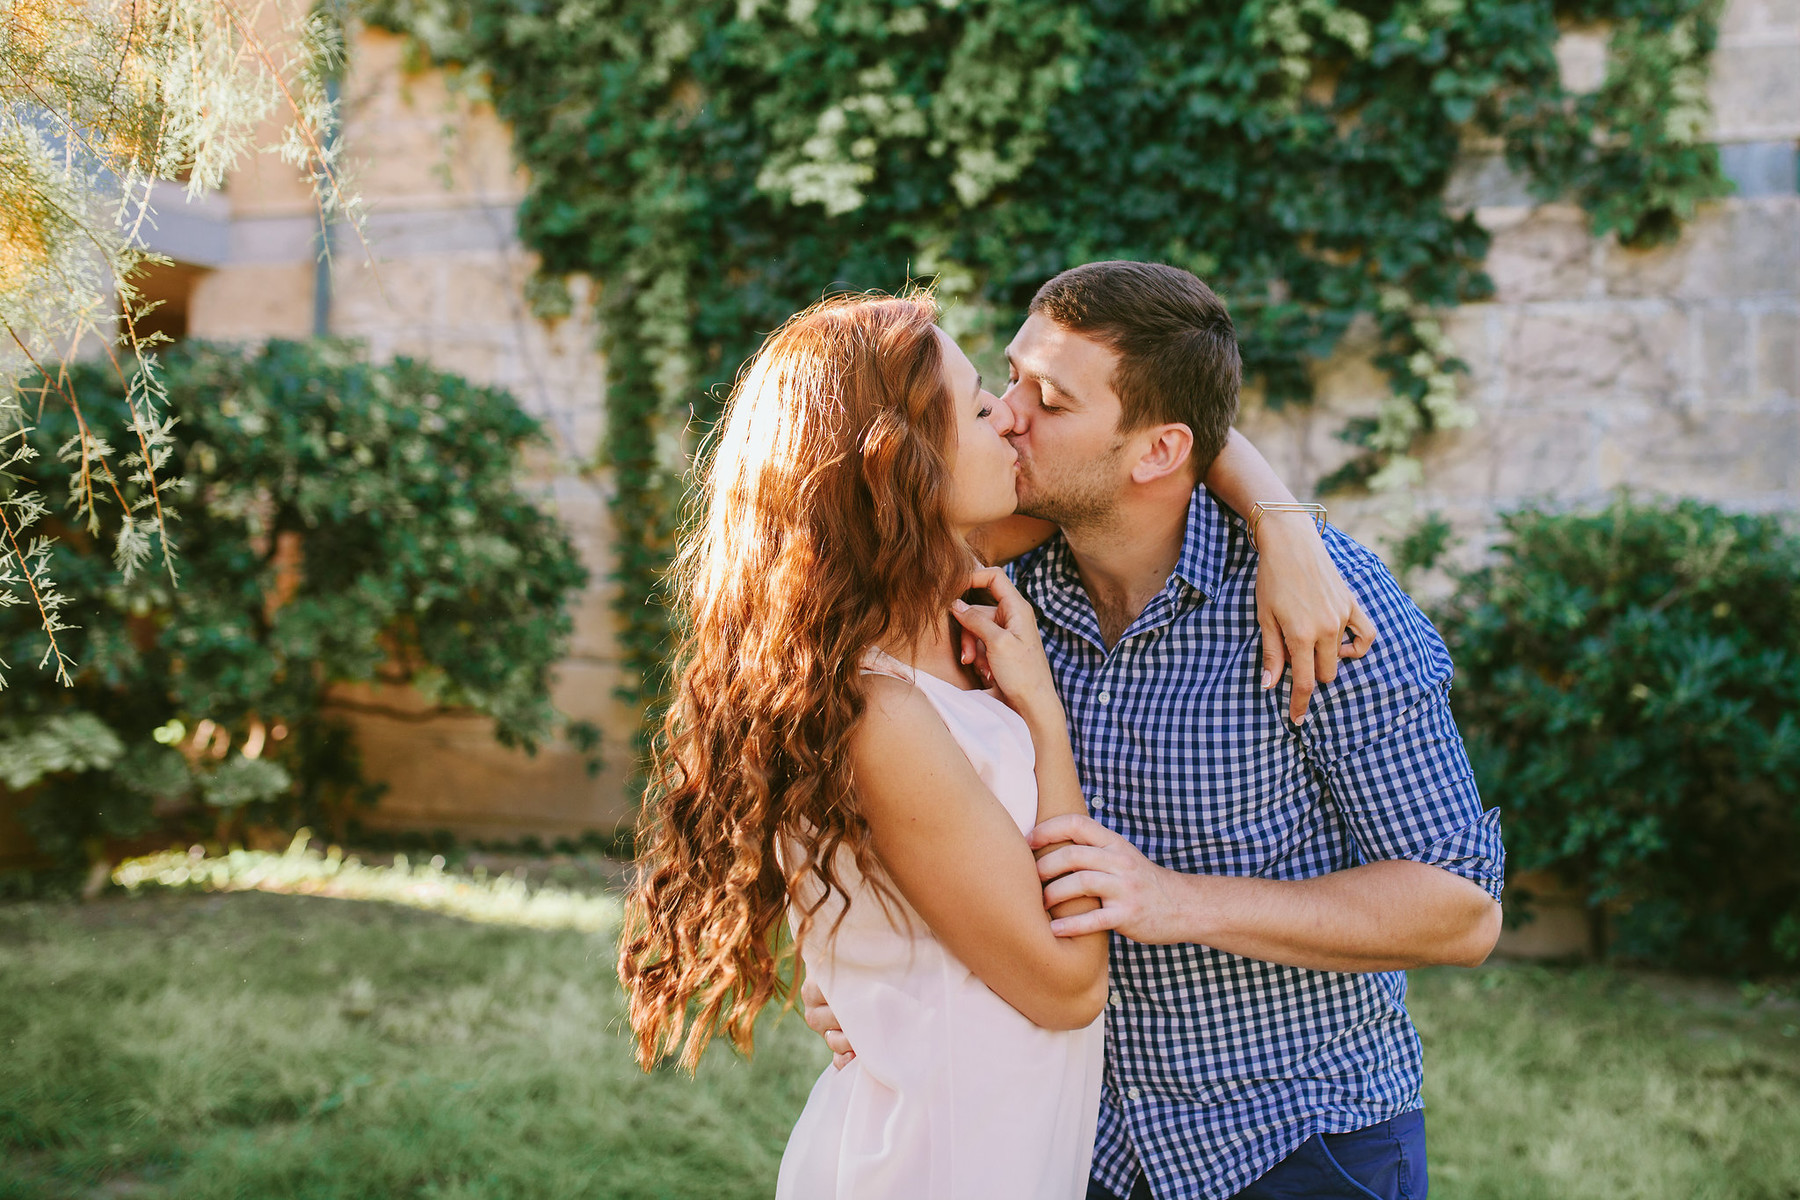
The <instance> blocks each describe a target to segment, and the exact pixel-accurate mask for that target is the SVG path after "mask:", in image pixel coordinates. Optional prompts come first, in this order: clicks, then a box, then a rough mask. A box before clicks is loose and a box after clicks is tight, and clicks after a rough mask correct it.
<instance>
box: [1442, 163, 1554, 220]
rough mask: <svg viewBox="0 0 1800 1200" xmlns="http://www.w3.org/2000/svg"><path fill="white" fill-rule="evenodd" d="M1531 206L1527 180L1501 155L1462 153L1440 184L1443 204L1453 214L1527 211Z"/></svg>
mask: <svg viewBox="0 0 1800 1200" xmlns="http://www.w3.org/2000/svg"><path fill="white" fill-rule="evenodd" d="M1535 203H1537V199H1536V197H1534V196H1533V195H1532V194H1531V179H1530V177H1529V176H1526V175H1523V174H1520V173H1519V172H1517V171H1515V170H1513V169H1512V168H1511V167H1510V166H1508V165H1507V162H1506V157H1505V156H1504V155H1501V154H1484V153H1465V154H1463V155H1462V156H1460V157H1458V159H1457V160H1456V165H1455V166H1454V167H1452V168H1451V170H1450V178H1449V179H1448V180H1447V181H1446V182H1445V184H1444V204H1445V205H1446V206H1448V207H1449V208H1450V209H1452V210H1454V211H1462V210H1466V209H1486V208H1529V207H1530V206H1531V205H1533V204H1535Z"/></svg>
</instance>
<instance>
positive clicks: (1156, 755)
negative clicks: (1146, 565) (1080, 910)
mask: <svg viewBox="0 0 1800 1200" xmlns="http://www.w3.org/2000/svg"><path fill="white" fill-rule="evenodd" d="M1325 544H1326V546H1327V548H1328V550H1329V551H1330V554H1331V557H1332V560H1333V561H1334V562H1335V563H1336V564H1337V567H1338V570H1339V571H1340V572H1341V573H1342V574H1343V576H1344V579H1345V580H1346V581H1347V582H1348V583H1349V585H1350V587H1351V589H1352V590H1353V591H1354V592H1355V593H1356V595H1357V598H1358V599H1359V600H1360V601H1361V603H1362V606H1363V609H1364V610H1365V611H1366V612H1367V613H1368V614H1369V615H1370V617H1372V618H1373V619H1374V621H1375V624H1376V627H1377V629H1378V630H1379V636H1378V637H1377V639H1376V641H1375V645H1374V648H1373V649H1372V650H1371V651H1370V652H1369V654H1368V655H1367V656H1366V657H1364V658H1362V659H1360V660H1357V661H1346V662H1344V663H1343V664H1341V665H1340V667H1339V669H1338V675H1337V679H1336V681H1335V682H1333V683H1332V684H1330V685H1328V686H1325V687H1322V688H1321V689H1320V690H1319V692H1318V693H1316V694H1315V696H1314V699H1313V702H1312V710H1311V714H1310V715H1309V716H1308V718H1307V720H1306V722H1305V724H1303V725H1301V726H1299V727H1297V728H1296V727H1295V726H1293V725H1291V724H1289V723H1288V720H1287V715H1286V714H1287V708H1288V696H1289V690H1290V688H1289V684H1287V683H1284V684H1283V685H1282V686H1280V687H1276V688H1273V689H1271V690H1269V691H1267V692H1265V691H1263V690H1262V689H1261V687H1260V686H1259V679H1260V676H1261V674H1262V639H1261V632H1260V630H1259V628H1258V625H1257V621H1256V593H1255V585H1256V562H1257V558H1256V553H1255V551H1253V550H1252V549H1251V547H1250V540H1249V537H1248V535H1247V534H1246V532H1245V529H1244V526H1243V522H1242V521H1241V520H1239V519H1238V518H1237V516H1236V515H1235V514H1232V513H1230V512H1229V510H1226V509H1224V508H1222V507H1221V506H1220V505H1219V504H1218V503H1217V502H1216V501H1215V500H1214V499H1213V498H1212V497H1211V496H1210V495H1209V494H1208V493H1207V491H1206V490H1205V489H1204V488H1200V489H1196V490H1195V492H1194V498H1193V501H1192V503H1191V505H1190V507H1189V512H1188V525H1187V532H1186V535H1185V538H1184V540H1183V543H1182V548H1181V558H1180V561H1179V562H1178V564H1177V565H1176V567H1175V571H1174V573H1173V574H1172V575H1171V576H1170V577H1169V580H1168V583H1167V584H1166V585H1165V586H1164V588H1163V590H1162V591H1161V592H1160V593H1158V594H1157V595H1156V597H1155V598H1153V599H1152V600H1151V601H1150V603H1149V604H1148V605H1147V606H1146V607H1145V609H1144V611H1143V613H1142V614H1141V615H1140V616H1139V617H1138V618H1137V620H1135V621H1133V622H1132V624H1131V626H1130V627H1129V628H1128V629H1126V631H1125V633H1124V635H1123V636H1122V637H1121V638H1120V639H1119V642H1118V644H1117V645H1116V646H1114V647H1113V649H1112V650H1111V651H1110V652H1109V651H1107V649H1106V648H1105V643H1104V642H1103V641H1102V640H1101V636H1100V627H1099V624H1098V622H1097V620H1096V619H1095V616H1094V610H1093V607H1092V605H1091V604H1090V603H1089V601H1088V598H1087V594H1086V592H1085V591H1084V590H1083V588H1082V586H1081V581H1080V578H1079V576H1078V574H1077V572H1076V569H1075V561H1074V556H1073V554H1072V553H1071V552H1070V550H1069V546H1068V543H1067V542H1066V541H1064V540H1063V538H1062V537H1061V536H1058V537H1056V538H1054V539H1052V540H1051V541H1050V542H1048V543H1047V544H1045V545H1044V546H1043V547H1041V548H1039V549H1038V550H1036V551H1034V552H1032V553H1031V554H1029V555H1027V556H1026V557H1024V558H1023V559H1021V560H1019V562H1017V563H1016V564H1014V567H1013V577H1014V578H1015V579H1016V580H1017V582H1018V584H1019V587H1020V590H1021V591H1022V592H1023V593H1024V594H1025V595H1026V596H1027V597H1028V598H1029V599H1030V600H1031V602H1032V604H1033V605H1034V606H1035V608H1036V609H1037V612H1038V618H1039V625H1040V628H1041V631H1042V634H1043V640H1044V648H1045V650H1046V651H1047V653H1048V654H1049V658H1050V666H1051V669H1052V671H1053V672H1054V673H1055V676H1056V683H1057V690H1058V691H1059V692H1060V693H1061V694H1062V697H1063V701H1064V704H1065V705H1066V706H1067V708H1068V713H1069V727H1070V735H1071V737H1072V738H1073V739H1074V744H1075V758H1076V762H1077V763H1078V764H1079V766H1080V769H1081V781H1082V788H1083V790H1084V791H1085V792H1086V794H1087V797H1088V803H1089V806H1090V809H1091V811H1092V812H1093V815H1094V817H1095V819H1097V820H1098V821H1100V822H1101V823H1102V824H1104V825H1106V826H1107V827H1108V828H1110V829H1113V830H1115V831H1117V832H1118V833H1120V834H1123V835H1124V836H1125V837H1126V838H1128V839H1130V840H1131V841H1132V842H1133V843H1134V844H1135V845H1136V846H1137V847H1138V849H1140V850H1142V851H1143V852H1144V854H1145V855H1147V856H1148V857H1149V858H1150V859H1151V861H1153V862H1156V863H1159V864H1161V865H1162V866H1165V867H1169V868H1172V869H1174V870H1177V871H1182V872H1185V873H1188V874H1206V875H1247V876H1256V877H1259V878H1264V879H1309V878H1312V877H1313V876H1317V875H1323V874H1325V873H1327V872H1330V871H1338V870H1343V869H1344V868H1347V867H1354V866H1357V865H1358V864H1361V863H1367V862H1374V861H1379V860H1386V859H1410V860H1412V861H1414V862H1423V863H1430V864H1432V865H1434V866H1438V867H1442V868H1443V869H1445V870H1447V871H1451V872H1454V873H1455V874H1457V875H1461V876H1463V877H1464V878H1467V879H1471V880H1474V881H1475V882H1476V883H1478V884H1480V885H1481V886H1482V887H1484V888H1486V889H1487V890H1488V891H1489V892H1490V893H1491V894H1493V895H1494V896H1495V897H1496V898H1498V897H1499V894H1500V884H1501V868H1502V861H1503V851H1502V849H1501V845H1500V825H1499V814H1498V811H1497V810H1495V811H1489V812H1486V813H1484V812H1483V811H1482V805H1481V798H1480V796H1479V795H1477V793H1476V790H1475V781H1474V778H1473V776H1472V774H1471V773H1470V770H1469V763H1468V759H1467V757H1466V755H1465V754H1464V752H1463V745H1462V739H1461V737H1460V736H1459V735H1458V734H1457V730H1456V725H1455V723H1454V722H1453V721H1452V720H1451V717H1450V705H1449V691H1450V674H1451V667H1450V656H1449V654H1448V653H1447V652H1446V651H1445V649H1444V643H1443V641H1442V640H1441V639H1440V638H1439V637H1438V635H1437V631H1436V630H1435V629H1433V628H1432V627H1431V623H1430V622H1429V621H1427V620H1426V619H1425V617H1424V616H1423V615H1422V614H1421V613H1420V612H1419V610H1418V609H1417V608H1416V607H1414V606H1413V603H1412V601H1411V600H1409V599H1408V598H1407V596H1406V594H1405V593H1404V592H1402V591H1401V590H1400V586H1399V585H1398V584H1397V583H1395V581H1394V579H1393V576H1391V575H1390V574H1389V573H1388V571H1387V568H1386V567H1384V566H1383V565H1382V563H1381V561H1380V560H1379V559H1377V558H1376V557H1375V556H1374V555H1373V554H1372V553H1370V552H1369V551H1368V550H1367V549H1365V548H1364V547H1362V546H1360V545H1358V544H1357V543H1356V542H1354V541H1352V540H1351V539H1350V538H1349V537H1347V536H1345V535H1344V534H1343V533H1341V532H1339V531H1338V530H1337V529H1335V528H1329V527H1328V528H1327V530H1326V532H1325ZM1290 678H1291V676H1290ZM1111 964H1112V995H1111V997H1110V998H1109V1001H1108V1008H1107V1012H1106V1071H1105V1082H1104V1084H1103V1087H1102V1093H1101V1104H1100V1129H1099V1138H1098V1141H1097V1143H1096V1145H1095V1148H1094V1166H1093V1174H1094V1178H1095V1179H1096V1180H1097V1181H1098V1182H1099V1183H1101V1184H1103V1185H1104V1186H1106V1187H1107V1188H1109V1189H1111V1190H1112V1191H1113V1192H1114V1193H1116V1194H1118V1195H1120V1196H1123V1195H1126V1194H1127V1193H1129V1192H1130V1191H1131V1188H1132V1184H1133V1183H1134V1181H1135V1180H1136V1177H1137V1176H1138V1174H1139V1173H1140V1172H1141V1173H1143V1174H1144V1175H1145V1176H1147V1177H1148V1179H1149V1182H1150V1187H1151V1191H1152V1192H1153V1193H1154V1194H1155V1195H1156V1196H1157V1198H1158V1200H1171V1198H1181V1200H1189V1198H1195V1200H1197V1198H1199V1197H1229V1196H1232V1195H1234V1194H1236V1193H1237V1192H1239V1191H1241V1190H1242V1189H1243V1188H1244V1187H1246V1186H1248V1185H1249V1184H1250V1183H1251V1182H1252V1181H1254V1180H1255V1179H1256V1178H1257V1177H1258V1176H1260V1175H1262V1174H1263V1172H1265V1171H1267V1170H1268V1169H1269V1168H1270V1167H1272V1166H1273V1165H1275V1163H1277V1162H1279V1161H1280V1160H1281V1159H1283V1158H1285V1157H1286V1156H1287V1155H1288V1154H1290V1153H1292V1152H1293V1151H1294V1150H1295V1149H1296V1148H1298V1147H1299V1145H1300V1144H1301V1143H1302V1142H1304V1141H1305V1140H1306V1139H1307V1138H1308V1137H1310V1136H1311V1135H1312V1134H1314V1133H1346V1132H1349V1131H1351V1130H1355V1129H1361V1128H1364V1127H1366V1126H1369V1125H1373V1124H1376V1123H1378V1122H1380V1121H1385V1120H1387V1119H1388V1118H1390V1117H1394V1116H1398V1115H1400V1114H1401V1113H1405V1112H1409V1111H1411V1110H1413V1109H1416V1108H1419V1107H1420V1106H1421V1104H1422V1101H1421V1099H1420V1096H1419V1085H1420V1073H1421V1062H1420V1054H1419V1037H1418V1034H1417V1032H1416V1031H1415V1030H1414V1028H1413V1025H1412V1021H1411V1019H1410V1018H1409V1017H1408V1016H1407V1013H1406V1005H1405V997H1406V974H1405V973H1404V972H1402V971H1387V972H1379V973H1373V974H1345V973H1338V972H1333V971H1310V970H1303V969H1301V968H1298V967H1284V966H1277V965H1275V964H1273V963H1267V962H1261V961H1258V960H1255V959H1249V958H1241V957H1239V956H1237V955H1235V954H1225V953H1222V952H1220V951H1217V950H1213V949H1210V948H1208V947H1206V946H1199V945H1192V944H1186V945H1174V946H1148V945H1142V944H1139V943H1137V942H1133V941H1130V940H1128V939H1125V938H1122V937H1118V936H1115V937H1114V938H1113V940H1112V955H1111Z"/></svg>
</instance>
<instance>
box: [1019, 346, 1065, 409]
mask: <svg viewBox="0 0 1800 1200" xmlns="http://www.w3.org/2000/svg"><path fill="white" fill-rule="evenodd" d="M1006 364H1007V366H1009V367H1011V368H1012V369H1013V370H1015V371H1017V372H1018V373H1019V375H1020V376H1021V377H1023V376H1025V375H1030V376H1031V377H1032V378H1033V379H1035V380H1037V381H1038V382H1039V383H1040V384H1044V385H1047V386H1048V387H1049V388H1050V390H1051V391H1053V392H1056V393H1057V394H1059V395H1061V396H1063V397H1064V398H1066V399H1069V400H1073V401H1074V402H1075V404H1076V405H1077V406H1079V405H1080V404H1081V397H1079V396H1077V395H1076V394H1075V393H1074V392H1072V391H1070V390H1069V389H1068V388H1066V387H1064V386H1063V385H1062V384H1061V383H1059V382H1057V381H1056V380H1054V379H1052V378H1050V376H1048V375H1046V374H1044V373H1043V372H1042V371H1026V370H1025V369H1024V368H1023V367H1021V366H1020V365H1019V360H1018V359H1016V358H1014V357H1013V352H1012V347H1011V346H1008V347H1007V348H1006Z"/></svg>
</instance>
